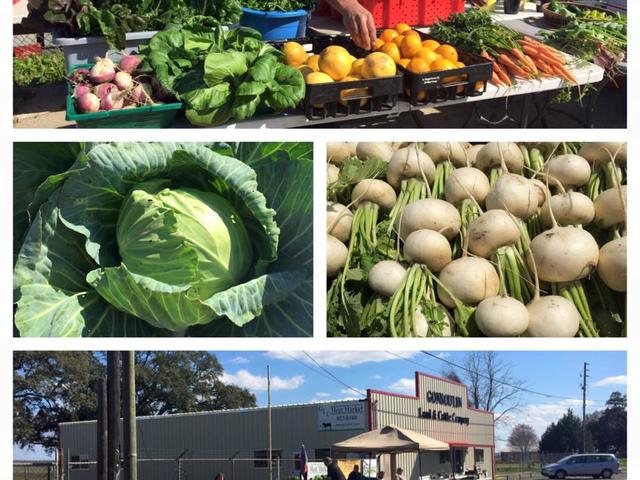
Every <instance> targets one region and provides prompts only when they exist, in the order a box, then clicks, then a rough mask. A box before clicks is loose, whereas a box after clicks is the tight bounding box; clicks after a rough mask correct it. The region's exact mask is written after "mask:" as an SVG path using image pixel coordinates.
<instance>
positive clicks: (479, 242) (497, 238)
mask: <svg viewBox="0 0 640 480" xmlns="http://www.w3.org/2000/svg"><path fill="white" fill-rule="evenodd" d="M518 240H520V229H519V228H518V225H517V223H516V220H515V219H514V218H512V217H511V215H509V213H507V212H505V211H504V210H489V211H487V212H485V213H483V214H482V215H480V216H479V217H478V218H477V219H475V220H474V221H473V222H471V224H470V225H469V227H468V229H467V241H468V248H469V251H470V252H471V253H473V254H474V255H477V256H479V257H482V258H489V257H491V255H493V254H494V253H495V252H496V250H498V249H499V248H500V247H504V246H507V245H515V244H516V243H518Z"/></svg>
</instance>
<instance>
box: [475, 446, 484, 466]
mask: <svg viewBox="0 0 640 480" xmlns="http://www.w3.org/2000/svg"><path fill="white" fill-rule="evenodd" d="M473 458H474V462H475V463H484V449H482V448H474V449H473Z"/></svg>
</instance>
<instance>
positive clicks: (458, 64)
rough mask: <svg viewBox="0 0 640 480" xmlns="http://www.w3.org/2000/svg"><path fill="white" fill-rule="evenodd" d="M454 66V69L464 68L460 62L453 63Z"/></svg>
mask: <svg viewBox="0 0 640 480" xmlns="http://www.w3.org/2000/svg"><path fill="white" fill-rule="evenodd" d="M453 63H454V65H455V66H456V68H462V67H466V65H465V64H464V63H462V62H453Z"/></svg>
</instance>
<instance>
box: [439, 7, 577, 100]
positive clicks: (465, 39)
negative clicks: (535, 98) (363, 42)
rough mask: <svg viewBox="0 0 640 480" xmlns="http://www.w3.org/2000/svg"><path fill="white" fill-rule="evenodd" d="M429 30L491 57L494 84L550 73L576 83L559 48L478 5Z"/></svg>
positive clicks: (504, 83)
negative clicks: (509, 25)
mask: <svg viewBox="0 0 640 480" xmlns="http://www.w3.org/2000/svg"><path fill="white" fill-rule="evenodd" d="M431 34H432V35H433V36H434V37H435V38H438V39H439V40H443V41H446V42H447V43H450V44H453V45H456V46H458V47H460V48H461V49H463V50H467V51H470V52H474V53H477V54H480V55H481V56H482V57H483V58H485V59H487V60H489V61H491V62H492V63H493V77H492V79H491V83H493V84H494V85H497V86H505V87H510V86H511V85H512V84H513V82H512V78H522V79H525V80H530V79H535V78H543V77H549V76H552V77H560V78H562V79H563V80H565V81H567V82H569V83H571V84H574V85H577V83H578V82H577V81H576V79H575V77H574V76H573V75H572V74H571V72H570V71H569V69H568V68H567V66H566V59H565V57H564V55H563V54H562V53H561V52H560V51H559V50H556V49H555V48H553V47H551V46H549V45H545V44H544V43H542V42H539V41H538V40H535V39H533V38H531V37H527V36H523V35H521V34H519V33H518V32H515V31H513V30H511V29H509V28H507V27H504V26H503V25H499V24H496V23H494V22H493V20H491V17H490V16H489V15H488V14H487V13H486V12H483V11H480V10H478V9H472V10H468V11H466V12H464V13H460V14H457V15H453V16H451V17H450V18H449V19H448V20H446V21H443V22H439V23H437V24H436V25H434V26H433V27H432V30H431Z"/></svg>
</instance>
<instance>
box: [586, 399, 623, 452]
mask: <svg viewBox="0 0 640 480" xmlns="http://www.w3.org/2000/svg"><path fill="white" fill-rule="evenodd" d="M587 429H588V431H589V433H590V434H591V437H592V438H593V443H594V446H595V448H596V449H597V450H598V451H599V452H613V453H622V454H625V453H626V452H627V396H626V395H623V394H621V393H620V392H613V393H612V394H611V395H610V396H609V400H607V402H606V407H605V409H604V410H601V411H598V412H595V414H594V415H591V416H590V417H589V419H588V421H587Z"/></svg>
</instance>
